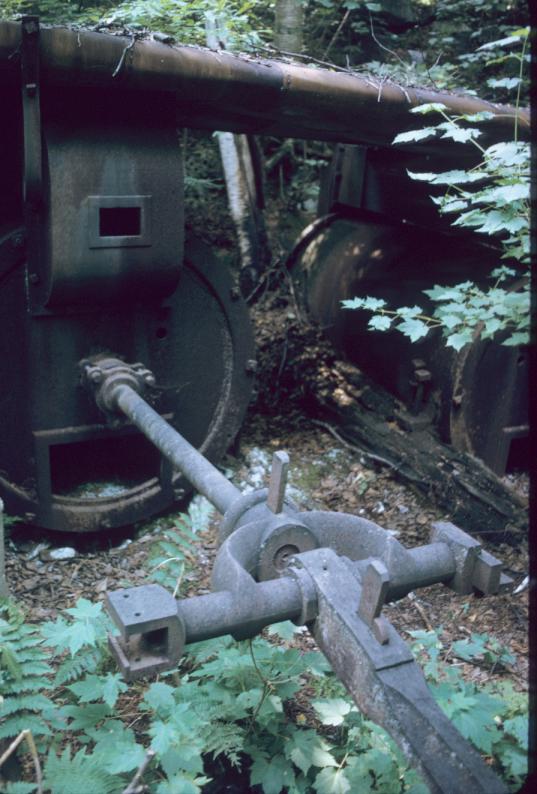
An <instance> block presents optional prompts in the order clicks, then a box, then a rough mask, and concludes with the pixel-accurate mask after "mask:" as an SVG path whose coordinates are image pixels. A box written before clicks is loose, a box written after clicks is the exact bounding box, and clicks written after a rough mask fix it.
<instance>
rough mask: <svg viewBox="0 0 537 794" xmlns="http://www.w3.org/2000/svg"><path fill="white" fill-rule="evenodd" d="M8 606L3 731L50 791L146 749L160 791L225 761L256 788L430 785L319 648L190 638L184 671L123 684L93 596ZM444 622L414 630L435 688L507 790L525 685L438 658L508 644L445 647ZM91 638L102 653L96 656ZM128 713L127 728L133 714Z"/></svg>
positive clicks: (202, 776)
mask: <svg viewBox="0 0 537 794" xmlns="http://www.w3.org/2000/svg"><path fill="white" fill-rule="evenodd" d="M3 618H5V619H3V620H2V622H1V623H0V645H1V648H2V673H1V675H2V679H1V684H2V691H3V692H4V693H5V695H4V698H5V699H4V702H3V703H2V710H1V711H0V713H1V714H2V716H3V717H4V720H3V726H4V725H5V726H8V727H7V728H6V729H4V732H3V734H2V735H4V736H14V735H16V734H17V733H18V732H19V730H21V729H22V728H26V727H31V730H32V732H33V733H34V734H35V735H36V737H37V738H38V739H39V741H40V752H43V753H45V752H46V760H45V763H44V786H45V790H46V791H47V792H50V794H71V792H72V791H75V790H80V791H82V790H83V791H84V792H87V794H120V792H121V791H123V789H124V788H125V786H126V785H127V783H128V781H129V780H130V779H131V778H132V776H133V774H134V772H135V770H136V769H138V768H139V767H140V765H141V764H142V762H144V760H147V758H148V756H147V753H148V750H149V749H150V750H151V751H152V753H153V754H154V756H153V760H151V762H150V764H149V766H148V768H147V770H146V772H145V774H144V781H145V782H146V783H147V784H148V785H149V787H150V790H151V791H152V792H155V794H176V792H187V793H190V794H198V793H199V792H202V791H203V788H204V786H205V785H206V784H207V783H209V782H210V779H211V777H212V776H215V775H218V776H221V775H225V774H226V769H229V768H230V767H235V768H237V769H239V770H242V774H243V776H244V778H245V779H246V780H248V784H246V783H245V785H249V786H250V787H254V786H259V787H260V790H261V791H262V792H263V794H280V792H282V791H283V790H285V791H286V792H288V794H306V792H316V794H334V793H336V794H337V792H339V793H340V794H347V792H353V791H360V792H384V794H395V793H396V792H408V793H411V794H426V792H427V789H426V787H425V786H424V784H423V783H422V782H421V781H420V780H419V778H418V777H417V775H416V773H415V772H414V771H413V770H412V769H409V768H408V766H407V763H406V762H405V760H404V759H403V758H402V756H401V753H400V751H399V750H398V748H397V747H396V746H395V744H394V742H393V741H392V740H391V739H390V738H389V737H388V736H387V735H386V734H385V733H384V731H382V730H381V729H380V728H378V727H377V726H376V725H374V724H373V723H371V722H370V721H368V720H367V719H365V718H364V717H363V716H362V715H361V714H360V712H359V711H358V710H357V709H356V706H355V705H354V703H353V702H352V701H351V700H350V699H349V697H348V695H347V694H346V693H345V691H344V689H343V686H342V685H341V684H340V682H339V681H338V680H337V679H335V677H334V675H333V674H332V673H331V672H330V670H329V667H328V663H327V662H326V659H325V658H324V656H322V655H321V654H320V653H319V652H307V653H304V652H302V651H300V650H298V649H296V648H289V647H285V646H283V645H279V644H278V645H276V644H273V643H271V642H268V641H267V640H265V639H263V638H256V639H255V640H253V641H244V642H241V643H234V642H233V641H232V640H231V638H229V637H226V638H221V639H218V640H210V641H208V642H204V643H199V644H197V645H194V646H192V647H191V650H190V654H189V656H188V657H187V659H186V661H185V662H184V664H183V666H182V671H181V674H180V677H179V676H178V674H177V673H169V674H165V675H164V676H162V677H161V679H160V680H159V681H156V682H153V683H138V684H136V685H134V686H132V687H130V688H127V685H126V684H125V683H124V682H123V680H122V679H121V677H120V675H119V674H118V673H117V672H116V671H115V670H111V669H110V659H109V656H108V653H107V650H106V647H105V646H104V645H103V644H102V642H101V639H102V637H103V636H104V634H105V633H106V631H107V630H108V629H110V623H109V620H108V618H107V617H106V615H105V614H104V612H103V610H102V607H101V605H95V604H90V602H88V601H85V600H83V599H81V600H80V601H79V602H78V603H77V605H76V607H75V608H73V609H71V610H69V611H66V615H65V616H62V617H60V618H59V619H58V620H57V621H55V622H52V623H49V624H46V627H44V628H43V629H42V630H41V631H40V630H39V629H38V627H36V626H27V625H26V624H25V623H24V622H23V619H22V615H21V614H20V612H18V611H16V610H13V609H12V608H8V607H5V608H4V612H3ZM66 627H69V628H70V629H71V634H72V636H73V637H74V638H76V639H75V640H74V641H73V643H71V642H70V641H69V639H68V637H67V631H66ZM88 627H90V628H89V630H88ZM294 631H296V629H294V630H293V628H292V627H291V625H290V624H281V625H278V626H276V627H273V629H272V632H273V633H277V634H278V635H279V636H283V637H286V638H287V639H289V638H290V637H291V636H292V635H293V632H294ZM441 633H442V629H439V630H438V631H436V632H426V631H415V632H410V634H411V635H412V638H413V650H414V652H415V654H416V655H417V656H418V657H419V658H420V661H421V662H422V664H423V666H424V672H425V674H426V676H427V678H428V679H429V682H430V685H431V688H432V691H433V694H434V695H435V697H436V698H437V700H438V702H439V703H440V705H441V707H442V708H443V709H444V711H445V712H446V714H447V715H448V716H449V717H450V719H452V720H453V722H454V724H455V725H456V727H457V728H458V729H459V730H460V731H461V733H462V734H463V735H464V736H465V737H466V738H467V739H469V740H470V741H471V742H472V743H473V744H474V745H475V746H476V747H477V748H478V749H479V750H480V751H481V752H482V753H484V754H485V755H488V756H491V757H493V758H494V761H495V763H496V764H497V765H498V766H499V767H500V768H501V769H502V770H503V774H504V778H505V779H506V781H508V782H509V785H512V786H513V789H514V790H515V789H516V787H517V786H519V785H520V783H521V780H522V778H523V776H524V774H525V773H526V760H527V698H526V696H525V695H524V694H522V693H519V692H516V691H515V690H514V688H513V687H512V685H511V684H508V683H505V682H502V681H501V680H500V681H499V682H498V681H497V682H495V683H493V684H492V685H488V686H486V687H479V688H478V687H477V686H476V685H474V684H473V683H472V684H469V683H467V682H466V681H465V680H464V679H463V677H462V674H461V672H460V669H459V668H458V667H456V666H453V665H449V664H445V663H444V661H443V660H444V659H445V658H446V655H447V654H450V655H451V656H453V657H455V658H458V659H464V660H466V661H470V662H471V663H473V664H477V665H479V666H483V667H486V668H487V669H490V668H491V667H496V668H499V667H500V666H501V665H504V666H505V665H509V664H512V663H513V661H514V657H513V656H512V654H511V653H510V652H509V650H508V649H507V648H505V647H503V646H501V645H500V644H499V643H498V642H497V641H495V640H494V639H493V638H490V637H488V635H485V634H473V635H472V636H471V637H470V638H469V639H468V640H464V641H457V642H455V643H453V644H452V646H451V647H450V649H449V650H448V651H446V649H445V648H444V647H443V644H442V641H441ZM73 648H74V650H73ZM89 649H92V650H93V651H94V652H95V653H96V655H97V660H96V663H95V664H90V668H91V669H87V658H88V657H87V652H88V650H89ZM51 651H52V653H51ZM71 651H72V652H73V656H72V658H73V659H77V658H79V657H80V659H81V660H82V662H81V664H80V670H79V673H78V675H77V677H76V679H75V680H73V681H72V682H71V683H67V684H63V685H61V686H57V680H58V675H56V679H54V677H53V674H52V669H51V666H50V665H49V664H47V663H46V662H45V661H44V659H45V658H46V657H48V659H49V660H50V659H51V658H54V657H56V658H57V654H59V655H60V656H59V658H60V659H61V658H62V656H63V655H65V654H68V658H71V656H70V654H71ZM304 687H307V691H308V693H311V691H312V690H313V692H314V693H315V694H314V695H313V697H311V694H308V699H309V700H310V702H311V705H310V706H309V707H307V708H305V709H304V708H299V709H297V707H296V703H297V702H303V694H302V693H303V691H304ZM292 703H294V704H295V705H294V707H293V708H292V709H291V708H290V705H291V704H292ZM133 712H134V713H133ZM136 712H137V713H138V715H139V716H138V719H137V720H134V722H138V727H137V729H136V732H135V730H133V728H132V727H130V725H129V723H131V722H133V716H134V715H135V713H136ZM15 720H16V721H15ZM75 748H76V749H75ZM34 789H35V786H33V784H31V783H23V782H20V783H13V784H7V788H6V794H17V792H19V793H20V792H22V791H24V792H31V791H33V790H34Z"/></svg>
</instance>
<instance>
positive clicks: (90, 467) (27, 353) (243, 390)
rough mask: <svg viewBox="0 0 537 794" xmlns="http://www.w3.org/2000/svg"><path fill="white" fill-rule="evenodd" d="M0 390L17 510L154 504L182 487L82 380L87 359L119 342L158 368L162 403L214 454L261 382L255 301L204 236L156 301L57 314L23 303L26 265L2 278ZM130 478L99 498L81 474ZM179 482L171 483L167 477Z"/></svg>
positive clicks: (48, 512) (109, 523)
mask: <svg viewBox="0 0 537 794" xmlns="http://www.w3.org/2000/svg"><path fill="white" fill-rule="evenodd" d="M0 306H1V314H2V317H3V321H2V334H1V335H0V349H1V352H2V368H3V372H4V373H5V374H4V375H3V376H2V379H3V382H4V383H7V382H9V384H10V388H9V390H8V391H5V392H4V395H3V408H4V410H3V413H2V417H1V422H2V427H1V432H2V445H1V447H0V458H1V459H0V490H1V493H2V496H4V498H5V500H6V503H7V504H8V506H9V509H10V510H11V511H12V512H13V513H17V514H20V515H24V514H29V516H30V517H29V520H30V521H33V522H34V523H36V524H38V525H41V526H45V527H50V528H52V529H60V530H66V531H80V532H82V531H93V530H106V529H109V528H111V527H114V526H122V525H125V524H128V523H132V522H134V521H137V520H140V519H141V518H144V517H147V516H149V515H152V514H153V513H155V512H157V511H158V510H161V509H163V508H164V507H166V506H167V505H169V504H171V503H172V502H173V501H174V499H175V498H177V497H178V496H179V495H180V494H181V493H184V492H185V489H186V487H187V484H186V482H185V481H184V480H181V479H180V477H179V476H175V477H174V478H173V482H171V483H170V477H169V474H166V472H161V471H160V464H159V457H158V454H156V453H155V452H153V451H152V449H151V447H150V445H149V444H148V443H147V442H145V443H141V442H142V441H143V438H141V436H140V434H139V433H135V432H133V428H132V425H130V426H129V425H128V423H125V424H124V425H123V426H120V427H117V428H111V427H109V426H107V425H106V423H105V422H103V418H102V415H101V414H100V412H99V410H98V409H97V407H96V406H95V404H94V403H93V400H92V398H91V397H90V396H89V395H87V394H86V392H85V390H84V389H83V388H82V387H81V386H80V385H79V383H78V381H79V373H78V372H77V369H78V362H79V361H80V360H81V359H83V358H86V357H87V356H88V355H90V354H91V353H92V352H94V351H95V352H96V351H99V350H112V351H114V353H115V354H116V355H120V356H122V357H124V358H125V359H127V360H131V361H132V360H136V359H143V360H144V361H146V362H147V364H148V365H149V367H150V368H151V370H152V372H153V373H154V374H155V378H156V401H155V407H156V408H157V410H158V412H159V413H160V414H162V415H164V416H167V417H168V419H169V420H170V421H171V423H172V424H173V426H174V427H176V428H178V429H179V430H180V431H181V432H182V433H183V434H184V435H185V436H186V438H187V439H188V440H189V441H190V443H192V444H193V445H194V446H195V447H196V448H198V449H201V450H202V451H203V453H204V455H206V456H207V457H208V458H209V459H211V460H217V459H218V458H219V457H220V456H221V455H222V454H223V453H224V452H225V450H226V449H227V448H228V447H229V445H230V443H231V442H232V440H233V438H234V436H235V434H236V432H237V430H238V429H239V426H240V424H241V421H242V417H243V414H244V411H245V410H246V406H247V404H248V400H249V395H250V390H251V386H252V376H251V374H250V372H249V370H248V362H250V361H251V360H252V359H253V342H252V335H251V328H250V323H249V320H248V316H247V311H246V308H245V306H244V304H243V303H242V301H241V300H240V299H239V297H238V295H237V294H236V291H235V290H234V288H233V284H232V282H231V279H230V277H229V276H228V274H227V273H226V272H225V269H224V268H222V266H221V265H220V264H218V266H216V265H215V262H214V260H213V257H212V255H211V253H210V251H209V250H208V249H207V248H206V247H205V246H204V245H203V244H201V243H199V242H198V241H194V240H193V241H190V242H188V243H187V246H186V249H185V260H184V267H183V269H182V272H181V276H180V280H179V285H178V288H177V289H176V291H175V292H174V293H173V294H172V295H171V296H169V297H168V298H165V299H164V300H162V301H159V302H149V303H147V304H144V305H142V304H139V303H134V304H133V305H131V306H129V305H125V306H121V307H120V308H117V307H116V308H106V307H99V308H98V309H96V310H94V311H92V310H91V307H85V308H84V309H83V310H80V311H77V312H74V311H71V312H65V313H56V314H45V315H31V314H28V312H27V311H26V304H25V286H24V270H23V268H17V267H15V268H14V269H13V270H12V271H11V272H10V275H9V277H8V278H6V279H5V280H4V282H3V283H2V289H0ZM107 478H108V479H109V480H112V481H113V482H116V481H118V482H119V483H121V484H122V488H121V489H120V491H121V492H120V493H117V494H116V495H114V494H109V495H107V494H106V491H105V493H103V495H102V496H99V497H98V498H93V497H91V495H88V496H85V495H84V494H83V493H82V494H79V493H78V487H79V486H80V485H82V484H83V483H84V482H87V481H92V480H97V481H103V480H104V481H106V480H107ZM170 486H171V487H170Z"/></svg>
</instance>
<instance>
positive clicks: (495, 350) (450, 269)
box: [289, 210, 528, 474]
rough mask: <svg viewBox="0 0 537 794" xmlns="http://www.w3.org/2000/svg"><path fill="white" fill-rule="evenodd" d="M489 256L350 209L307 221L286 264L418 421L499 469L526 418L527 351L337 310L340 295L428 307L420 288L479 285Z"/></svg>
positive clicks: (323, 319) (313, 310)
mask: <svg viewBox="0 0 537 794" xmlns="http://www.w3.org/2000/svg"><path fill="white" fill-rule="evenodd" d="M495 256H497V252H496V250H495V249H493V248H490V247H487V246H485V245H481V244H480V243H479V242H476V241H475V240H473V239H472V238H470V237H469V236H466V235H456V234H453V233H446V232H440V231H438V230H435V229H431V228H427V229H426V228H422V227H416V226H412V225H410V224H400V223H394V222H392V221H388V220H385V219H383V218H382V217H379V216H377V215H375V214H373V213H369V212H366V211H363V210H354V211H352V212H350V211H348V212H347V214H343V213H331V214H330V215H328V216H325V217H324V218H321V219H319V220H318V221H316V222H315V224H313V225H312V227H311V228H309V229H306V230H305V232H304V233H303V235H302V238H301V240H299V242H298V244H297V246H296V248H295V250H294V252H293V253H292V254H291V256H290V260H289V263H290V266H291V268H292V272H293V275H294V277H295V279H296V282H297V283H298V285H299V290H300V294H301V299H302V303H303V305H304V306H305V308H306V311H307V313H308V314H309V316H310V317H311V318H312V319H313V320H314V321H315V322H316V323H318V324H319V325H320V326H321V327H322V328H323V330H324V331H325V333H326V334H327V336H328V337H329V338H330V339H331V340H332V341H333V342H334V344H336V345H337V346H338V347H340V348H342V349H343V350H344V351H345V353H346V354H347V355H348V356H349V358H350V359H351V360H352V361H354V362H355V363H356V364H357V365H358V366H359V367H360V368H362V369H363V370H364V371H365V372H367V373H369V374H370V375H371V376H372V377H374V378H375V379H376V380H377V381H378V382H379V383H380V384H381V385H382V386H384V387H385V388H387V389H388V390H389V391H391V392H392V393H393V394H395V395H396V396H397V397H398V398H399V399H401V400H402V401H403V402H404V403H406V405H407V406H408V408H409V410H410V412H411V413H413V414H414V415H415V417H416V421H419V418H420V417H421V418H423V420H424V424H425V425H426V424H427V423H431V422H433V421H434V422H435V423H437V425H438V427H439V430H440V434H441V437H442V438H443V440H444V441H447V442H452V443H453V444H454V445H455V446H456V447H457V448H458V449H461V450H464V451H466V452H470V453H471V454H474V455H476V456H477V457H480V458H482V460H484V462H485V463H486V464H487V465H488V466H489V467H490V468H492V469H493V470H494V471H495V472H497V473H500V474H501V473H503V472H504V471H505V465H506V462H507V458H508V454H509V441H510V438H511V436H512V435H513V434H515V433H516V432H519V433H520V434H522V433H523V429H524V426H525V425H527V412H528V388H527V377H528V375H527V356H526V354H525V353H524V352H523V351H521V350H520V349H518V348H513V347H505V346H502V345H501V344H500V341H501V340H500V341H495V340H486V341H480V340H477V341H475V342H473V343H472V344H471V345H469V346H467V347H466V348H464V349H463V350H462V351H461V352H460V353H455V351H453V350H451V349H449V348H446V347H445V344H444V343H443V341H442V339H441V337H440V335H439V333H438V332H430V333H429V335H428V336H427V338H426V339H424V340H420V341H419V342H416V343H411V342H410V340H408V339H407V338H406V337H404V336H403V335H402V334H401V333H399V332H397V331H388V332H382V333H380V332H377V333H374V332H373V333H372V332H371V331H368V330H367V323H368V320H369V317H370V314H369V313H368V312H353V311H343V310H342V308H341V300H344V299H348V298H352V297H354V296H365V295H373V296H375V297H379V298H384V299H385V300H386V301H387V303H388V305H391V306H401V305H407V306H412V305H414V304H416V303H418V304H419V305H424V306H425V307H426V309H427V307H428V305H429V303H428V299H427V298H426V296H424V295H423V294H422V290H424V289H426V288H428V287H430V286H431V283H433V282H434V283H441V284H447V285H449V284H456V283H460V282H461V281H464V280H466V279H467V278H468V274H471V275H472V278H473V279H475V280H476V281H477V282H478V283H479V281H480V280H481V281H482V282H483V283H484V282H485V280H486V277H487V275H488V272H489V269H490V262H491V259H493V258H494V257H495ZM431 308H432V307H431ZM483 384H486V389H483ZM510 434H511V436H510Z"/></svg>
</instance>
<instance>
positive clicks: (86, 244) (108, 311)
mask: <svg viewBox="0 0 537 794" xmlns="http://www.w3.org/2000/svg"><path fill="white" fill-rule="evenodd" d="M0 92H1V98H2V107H3V109H4V112H3V120H2V127H3V129H2V132H3V146H2V147H1V148H0V173H1V174H2V183H1V187H0V318H1V330H0V370H1V375H0V383H1V386H0V388H1V406H2V410H1V412H0V423H1V426H0V437H1V442H0V494H1V496H2V497H3V498H4V499H5V502H6V506H7V509H8V510H9V511H10V512H12V513H17V514H22V515H25V516H26V519H27V520H28V521H30V522H32V523H35V524H37V525H40V526H43V527H48V528H51V529H57V530H69V531H80V532H82V531H88V530H101V529H108V528H111V527H115V526H119V525H124V524H128V523H132V522H133V521H136V520H139V519H142V518H145V517H147V516H149V515H151V514H153V513H155V512H156V511H158V510H160V509H162V508H164V507H166V506H168V505H169V504H171V503H172V502H173V501H174V499H176V498H177V497H178V496H179V495H180V494H181V493H182V492H183V489H184V483H183V482H182V481H181V479H180V476H179V475H178V474H177V473H175V472H174V471H173V470H172V468H171V467H170V466H169V465H168V464H167V463H166V462H163V458H162V456H161V455H159V454H158V452H156V451H155V449H154V447H152V446H151V445H150V444H148V442H147V441H146V439H145V438H144V436H143V434H141V433H139V432H138V431H137V430H136V428H135V427H134V426H133V424H132V422H128V421H126V420H120V419H116V420H115V421H114V422H113V423H107V422H104V421H103V418H102V415H101V413H100V412H99V410H98V409H97V407H96V406H95V404H94V403H93V401H92V400H91V399H90V398H89V397H88V395H87V393H86V391H85V390H84V389H83V388H82V387H81V386H80V383H79V372H80V362H81V361H93V363H92V364H91V366H92V367H94V369H92V370H91V372H90V375H89V376H88V377H90V379H93V381H95V382H96V383H97V382H99V379H100V378H101V376H102V371H101V370H102V369H104V368H106V366H105V363H103V362H106V361H108V362H109V361H110V360H111V359H118V360H124V361H138V362H140V363H139V365H138V366H137V367H136V368H135V371H136V372H137V377H139V378H141V379H142V380H143V379H144V378H145V379H147V380H148V382H152V380H153V378H154V381H155V388H154V390H153V391H152V393H151V395H152V396H151V399H152V402H153V406H154V409H155V410H156V411H157V413H158V414H160V415H162V416H164V417H165V418H166V419H168V420H169V421H170V423H171V424H172V425H173V426H174V427H175V428H176V429H178V430H179V431H180V432H181V433H182V434H184V435H185V436H186V437H187V438H188V440H189V442H191V443H192V444H193V445H194V446H195V447H197V448H199V449H200V450H201V451H202V452H203V453H204V455H206V456H207V457H209V458H210V459H212V460H217V459H218V458H219V456H220V455H221V454H222V453H223V452H224V451H225V449H226V448H227V447H228V445H229V443H230V441H231V440H232V438H233V436H234V434H235V433H236V431H237V429H238V427H239V425H240V422H241V419H242V416H243V414H244V411H245V408H246V404H247V402H248V398H249V392H250V383H251V377H252V373H253V371H254V369H255V360H254V358H253V347H252V341H251V333H250V328H249V324H248V318H247V313H246V310H245V308H244V306H243V304H242V302H241V300H240V295H239V294H238V292H237V291H236V290H235V289H234V288H233V285H232V283H231V281H230V279H229V278H228V277H227V275H226V274H225V272H224V271H223V270H222V267H221V266H220V265H218V266H216V264H215V263H214V262H213V261H212V257H211V254H210V252H209V251H208V250H206V249H205V248H204V247H203V246H202V245H201V244H199V243H196V242H194V241H187V242H186V244H184V241H183V199H182V163H181V151H180V147H179V145H178V140H177V135H176V132H177V129H178V128H179V127H185V126H187V127H195V128H202V129H211V130H212V129H220V130H231V131H241V132H250V133H268V134H280V135H287V136H299V137H305V138H317V139H323V140H329V141H341V142H346V143H362V144H367V145H373V146H379V147H389V144H390V142H391V140H392V139H393V136H394V135H395V134H396V133H397V132H400V131H401V130H403V129H408V128H409V127H410V126H412V121H413V119H412V117H411V116H410V115H409V113H408V110H409V108H410V107H411V106H412V105H416V104H420V103H422V102H425V101H430V100H432V99H438V95H437V94H435V93H434V92H427V91H420V90H406V89H405V90H403V89H400V88H399V87H397V86H394V85H384V87H383V88H382V95H381V96H380V97H379V91H378V89H377V88H375V86H374V85H372V84H371V82H370V81H367V80H364V79H361V78H359V77H355V76H353V75H350V74H338V73H333V72H328V71H322V70H314V69H308V68H306V67H302V66H296V65H292V64H282V63H277V62H274V61H264V60H256V59H251V58H246V57H238V56H233V55H230V54H228V53H222V52H212V51H208V50H203V49H199V48H196V47H176V46H172V45H168V44H162V43H159V42H156V41H153V40H151V39H149V40H138V39H137V38H136V37H132V38H125V37H115V36H111V35H106V34H102V33H94V32H88V31H81V30H69V29H62V28H49V29H40V27H39V23H38V20H37V19H36V18H35V17H27V18H25V19H23V21H22V22H20V23H11V22H1V23H0ZM441 96H442V101H445V102H446V103H447V104H449V105H450V107H452V108H453V110H454V111H455V112H468V113H471V112H476V111H478V110H481V109H483V108H487V109H491V110H492V112H493V113H495V116H494V118H493V119H492V120H491V121H489V122H488V123H487V128H486V130H485V131H484V137H485V139H487V140H490V141H492V140H498V139H501V138H502V137H504V135H505V134H507V133H506V131H507V130H508V128H509V126H510V125H511V124H512V119H513V115H514V113H515V111H514V110H513V109H512V108H496V107H493V106H489V105H488V104H487V103H483V102H480V101H479V100H475V99H473V98H468V97H461V96H457V95H446V96H444V95H441ZM379 99H380V101H379ZM519 115H520V130H521V134H527V130H528V129H529V120H528V118H527V115H526V114H524V113H520V114H519ZM382 151H385V152H388V151H389V149H388V148H383V149H382ZM446 151H449V150H446ZM429 155H434V156H435V157H439V158H442V157H444V153H443V150H442V151H439V150H438V149H437V148H436V144H434V143H433V144H431V143H424V144H420V145H419V146H417V145H416V146H409V147H406V149H405V154H401V155H400V159H401V163H402V164H403V165H404V163H405V162H406V160H405V158H407V159H408V158H414V159H415V158H416V157H418V158H420V157H428V156H429ZM391 156H392V155H390V157H391ZM446 156H447V155H446ZM99 362H100V363H99ZM101 364H102V366H101ZM117 366H119V365H117ZM88 481H90V482H92V483H96V484H97V485H98V486H99V484H101V485H102V484H103V483H106V487H100V488H96V489H95V490H94V491H91V492H89V490H88V489H87V488H85V486H84V483H87V482H88Z"/></svg>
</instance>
